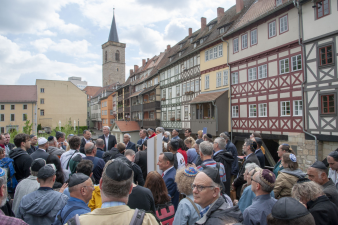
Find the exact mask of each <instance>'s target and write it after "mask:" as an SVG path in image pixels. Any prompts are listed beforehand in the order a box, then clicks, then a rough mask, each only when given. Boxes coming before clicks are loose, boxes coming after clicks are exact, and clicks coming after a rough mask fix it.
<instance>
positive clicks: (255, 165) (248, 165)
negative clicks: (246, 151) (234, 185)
mask: <svg viewBox="0 0 338 225" xmlns="http://www.w3.org/2000/svg"><path fill="white" fill-rule="evenodd" d="M256 167H259V166H258V165H257V164H256V163H247V164H246V165H245V169H246V170H247V171H248V172H250V171H251V170H253V169H255V168H256Z"/></svg>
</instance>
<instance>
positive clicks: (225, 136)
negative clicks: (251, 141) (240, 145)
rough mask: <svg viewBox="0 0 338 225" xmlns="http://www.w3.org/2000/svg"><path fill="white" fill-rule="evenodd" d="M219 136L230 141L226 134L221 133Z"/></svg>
mask: <svg viewBox="0 0 338 225" xmlns="http://www.w3.org/2000/svg"><path fill="white" fill-rule="evenodd" d="M219 136H220V137H221V138H224V140H225V141H228V140H229V137H228V135H226V134H225V133H221V134H220V135H219Z"/></svg>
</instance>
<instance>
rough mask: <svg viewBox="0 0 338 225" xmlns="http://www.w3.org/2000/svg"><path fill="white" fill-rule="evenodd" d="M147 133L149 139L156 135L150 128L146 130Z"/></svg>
mask: <svg viewBox="0 0 338 225" xmlns="http://www.w3.org/2000/svg"><path fill="white" fill-rule="evenodd" d="M147 132H148V135H149V138H152V137H155V136H156V133H155V131H154V129H152V128H148V130H147Z"/></svg>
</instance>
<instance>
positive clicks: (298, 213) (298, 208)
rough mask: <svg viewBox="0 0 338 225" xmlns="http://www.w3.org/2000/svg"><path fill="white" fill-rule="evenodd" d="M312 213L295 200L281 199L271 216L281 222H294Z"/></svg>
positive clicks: (273, 208)
mask: <svg viewBox="0 0 338 225" xmlns="http://www.w3.org/2000/svg"><path fill="white" fill-rule="evenodd" d="M309 213H310V212H309V211H308V210H307V209H306V208H305V206H303V205H302V204H301V203H300V202H299V201H297V200H296V199H294V198H290V197H284V198H281V199H279V200H278V201H277V202H276V203H275V205H274V206H273V207H272V210H271V214H272V216H273V217H274V218H276V219H279V220H292V219H297V218H300V217H303V216H306V215H308V214H309Z"/></svg>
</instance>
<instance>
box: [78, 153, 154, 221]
mask: <svg viewBox="0 0 338 225" xmlns="http://www.w3.org/2000/svg"><path fill="white" fill-rule="evenodd" d="M99 186H100V190H101V198H102V206H101V208H98V209H95V210H93V211H92V212H90V213H87V214H82V215H81V216H80V217H79V221H80V224H81V225H92V224H98V225H99V224H109V223H114V224H130V222H131V219H132V217H133V216H134V213H135V210H134V209H130V208H129V207H128V206H127V205H126V204H127V203H128V197H129V195H130V193H131V192H132V189H133V170H132V169H131V168H130V167H129V166H128V165H127V164H126V163H125V162H123V161H122V160H117V159H114V160H111V161H109V162H107V164H106V166H105V168H104V170H103V174H102V179H101V180H100V185H99ZM142 224H143V225H146V224H147V225H157V224H158V223H157V221H156V219H155V217H154V216H153V215H151V214H149V213H145V214H144V217H143V223H142Z"/></svg>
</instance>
